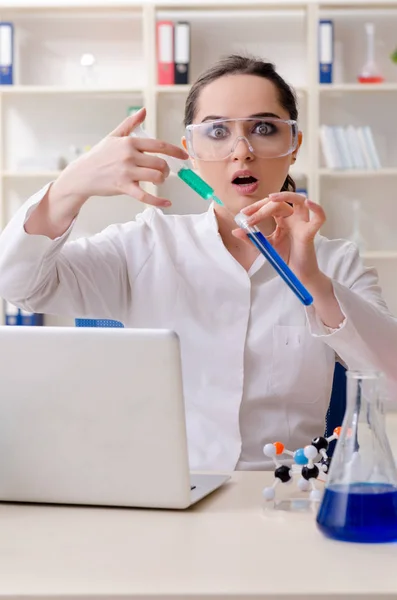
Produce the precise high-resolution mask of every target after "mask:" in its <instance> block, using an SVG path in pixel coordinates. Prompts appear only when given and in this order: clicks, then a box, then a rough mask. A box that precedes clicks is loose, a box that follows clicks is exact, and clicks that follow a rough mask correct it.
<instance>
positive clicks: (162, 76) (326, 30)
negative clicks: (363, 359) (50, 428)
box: [0, 0, 397, 325]
mask: <svg viewBox="0 0 397 600" xmlns="http://www.w3.org/2000/svg"><path fill="white" fill-rule="evenodd" d="M233 52H236V53H250V54H254V55H258V56H260V57H262V58H264V59H266V60H268V61H270V62H272V63H274V64H275V66H276V68H277V70H278V71H279V72H280V74H281V75H282V76H283V77H284V78H285V79H286V80H287V81H288V82H289V83H290V84H291V85H292V86H293V87H294V89H295V91H296V94H297V98H298V104H299V113H300V115H299V126H300V129H301V130H302V131H303V135H304V141H303V145H302V148H301V151H300V153H299V156H298V160H297V162H296V163H295V164H294V166H293V168H292V171H291V175H292V176H293V178H294V180H295V182H296V184H297V189H298V191H300V192H301V193H303V194H307V195H308V196H309V197H310V198H311V199H312V200H314V201H316V202H319V203H320V204H321V205H322V206H323V207H324V209H325V211H326V214H327V222H326V224H325V226H324V228H323V230H322V233H323V234H324V235H326V236H327V237H330V238H340V237H342V238H347V239H350V240H353V241H354V242H356V243H357V244H358V246H359V248H360V252H361V254H362V257H363V260H364V261H365V263H366V264H368V265H371V266H375V267H376V268H377V269H378V272H379V276H380V283H381V286H382V289H383V293H384V296H385V298H386V301H387V303H388V305H389V307H390V309H391V311H392V312H393V314H395V315H397V283H396V277H395V274H396V267H397V235H396V233H395V231H396V221H397V193H396V184H397V123H396V112H395V107H396V100H397V0H372V1H365V0H362V1H356V0H350V1H348V2H345V1H343V0H327V1H326V0H277V1H275V0H273V1H271V0H250V1H249V2H247V3H242V2H240V1H237V0H236V1H235V0H227V1H225V2H223V1H222V0H216V1H215V0H184V1H183V0H157V2H153V1H151V2H147V1H145V0H143V1H142V0H141V1H138V0H8V1H7V0H2V1H1V2H0V143H1V146H0V215H1V217H0V219H1V223H0V226H1V228H3V227H4V226H5V224H6V223H7V222H8V221H9V219H10V218H11V217H12V215H13V214H14V213H15V212H16V210H17V209H18V208H19V207H20V206H21V204H22V203H23V202H24V201H25V200H26V199H27V198H29V196H31V195H32V194H33V193H34V192H35V191H36V190H38V189H40V188H41V187H42V186H44V185H45V184H46V183H47V182H48V181H51V180H53V179H54V178H56V177H57V175H58V174H59V172H60V171H61V170H62V169H64V168H65V167H66V166H67V164H68V163H69V162H70V161H72V160H74V159H75V158H76V157H78V156H80V155H81V154H82V153H85V152H87V151H88V150H89V149H90V148H91V147H92V146H93V145H95V144H96V143H97V142H98V141H99V140H100V139H101V138H102V137H103V136H105V135H106V134H107V133H109V132H110V131H111V130H113V129H114V128H115V127H116V126H117V124H118V123H119V122H120V121H122V120H123V119H124V118H125V117H126V116H127V115H128V114H131V113H132V112H134V111H136V110H137V109H139V108H140V107H141V106H145V107H146V109H147V120H146V123H145V127H146V129H147V131H148V132H150V134H151V135H153V136H156V137H158V138H161V139H163V140H167V141H169V142H173V143H177V144H180V139H181V136H182V135H183V123H182V121H183V113H184V103H185V99H186V96H187V93H188V91H189V86H190V84H191V83H192V82H193V81H194V79H195V78H196V77H197V76H198V75H199V73H200V72H201V71H202V70H204V69H206V68H207V67H208V66H209V65H211V64H212V63H214V62H215V61H216V60H218V59H219V58H221V57H222V56H224V55H227V54H230V53H233ZM148 187H149V186H148ZM151 191H153V188H151ZM154 191H155V193H156V190H154ZM157 193H158V194H160V195H161V196H164V197H169V198H170V199H172V201H173V205H172V207H171V209H170V211H172V212H174V213H181V214H183V213H191V212H194V213H196V212H204V211H206V210H207V208H208V205H207V204H206V202H204V201H203V200H202V199H201V198H200V197H199V196H198V195H197V194H195V193H194V192H193V191H191V190H190V189H189V188H188V187H187V186H185V185H184V184H183V182H181V181H180V180H179V179H178V177H176V176H173V175H172V174H171V176H170V177H169V178H168V179H167V180H166V182H165V183H164V184H163V185H161V186H160V188H159V189H158V190H157ZM143 209H144V207H143V206H142V204H141V203H139V202H138V201H136V200H134V199H132V198H130V197H126V196H119V197H114V198H92V199H91V200H90V201H88V203H87V204H86V205H85V206H84V208H83V210H82V212H81V214H80V216H79V218H78V222H77V225H76V227H75V228H74V231H73V234H72V235H73V237H74V238H76V237H81V236H88V235H91V234H94V233H96V232H98V231H100V230H102V229H103V228H104V227H106V226H107V225H109V224H111V223H115V222H125V221H129V220H131V219H134V217H135V215H136V214H137V213H138V212H141V211H142V210H143ZM76 317H78V315H76ZM0 321H1V324H10V325H12V324H20V325H42V324H44V325H71V324H73V321H70V320H67V319H61V318H59V317H54V316H49V315H35V314H29V313H26V312H23V311H20V310H18V309H16V308H15V307H13V306H11V305H10V304H8V303H5V302H3V303H2V311H1V319H0Z"/></svg>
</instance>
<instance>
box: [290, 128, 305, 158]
mask: <svg viewBox="0 0 397 600" xmlns="http://www.w3.org/2000/svg"><path fill="white" fill-rule="evenodd" d="M302 140H303V133H302V132H301V131H298V145H297V148H296V150H294V151H293V153H292V154H291V163H292V164H293V163H294V162H295V161H296V157H297V156H298V152H299V148H300V147H301V145H302Z"/></svg>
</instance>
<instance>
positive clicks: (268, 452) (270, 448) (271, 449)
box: [263, 444, 276, 458]
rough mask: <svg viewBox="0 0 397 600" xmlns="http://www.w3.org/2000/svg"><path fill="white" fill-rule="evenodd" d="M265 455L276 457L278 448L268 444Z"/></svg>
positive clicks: (264, 449)
mask: <svg viewBox="0 0 397 600" xmlns="http://www.w3.org/2000/svg"><path fill="white" fill-rule="evenodd" d="M263 454H264V455H265V456H268V457H269V458H272V456H276V446H275V445H274V444H266V446H264V447H263Z"/></svg>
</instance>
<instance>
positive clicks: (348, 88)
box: [318, 82, 397, 94]
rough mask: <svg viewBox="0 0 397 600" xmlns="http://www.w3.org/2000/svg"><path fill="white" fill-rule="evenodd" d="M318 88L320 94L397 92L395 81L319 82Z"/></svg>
mask: <svg viewBox="0 0 397 600" xmlns="http://www.w3.org/2000/svg"><path fill="white" fill-rule="evenodd" d="M318 87H319V90H320V92H321V93H322V94H332V93H342V92H349V93H350V92H354V93H360V94H367V93H379V92H397V82H396V83H393V82H391V83H373V84H370V83H332V84H327V83H322V84H319V86H318Z"/></svg>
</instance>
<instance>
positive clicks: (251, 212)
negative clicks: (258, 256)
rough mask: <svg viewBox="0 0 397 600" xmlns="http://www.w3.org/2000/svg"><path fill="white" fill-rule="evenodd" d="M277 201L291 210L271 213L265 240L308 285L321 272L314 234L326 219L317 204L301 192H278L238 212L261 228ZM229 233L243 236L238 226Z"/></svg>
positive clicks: (244, 237) (244, 235) (275, 210)
mask: <svg viewBox="0 0 397 600" xmlns="http://www.w3.org/2000/svg"><path fill="white" fill-rule="evenodd" d="M281 202H286V203H289V204H292V206H293V212H292V214H290V215H288V216H277V215H276V214H275V215H274V216H273V218H274V221H275V223H276V228H275V230H274V232H273V233H272V234H271V235H270V236H267V239H268V240H269V242H270V243H271V244H272V245H273V246H274V248H275V249H276V250H277V251H278V252H279V254H281V256H282V257H283V258H284V260H285V261H286V262H287V263H288V265H289V267H290V268H291V269H292V271H293V272H294V273H295V275H296V276H297V277H298V278H299V279H300V280H301V282H302V283H303V284H304V285H308V284H309V285H310V283H314V282H315V280H316V279H318V277H319V276H320V277H321V275H322V273H321V271H320V269H319V266H318V263H317V258H316V251H315V247H314V238H315V236H316V233H317V232H318V231H319V229H320V228H321V226H322V225H323V224H324V222H325V220H326V217H325V213H324V210H323V209H322V208H321V206H319V205H318V204H316V203H315V202H312V201H311V200H308V199H306V198H305V197H304V196H302V195H301V194H296V193H294V192H279V193H277V194H270V196H269V197H268V198H265V199H264V200H260V201H259V202H255V203H254V204H251V206H248V207H246V208H245V209H243V211H242V212H243V213H244V214H245V215H247V216H248V217H249V220H248V223H249V225H257V226H258V227H259V229H261V224H264V223H265V222H267V223H268V222H269V217H271V216H272V212H273V210H272V206H273V207H274V212H275V213H277V212H278V213H279V211H277V204H278V203H281ZM233 234H234V235H235V236H236V237H238V238H240V239H246V234H245V232H244V231H243V230H242V229H236V230H234V231H233Z"/></svg>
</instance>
